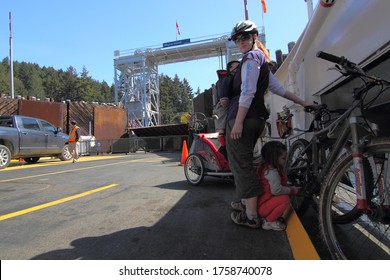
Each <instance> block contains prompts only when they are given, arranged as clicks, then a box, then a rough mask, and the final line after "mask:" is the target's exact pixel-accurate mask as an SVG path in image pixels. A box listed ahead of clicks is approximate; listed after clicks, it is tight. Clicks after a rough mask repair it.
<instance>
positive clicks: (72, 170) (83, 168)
mask: <svg viewBox="0 0 390 280" xmlns="http://www.w3.org/2000/svg"><path fill="white" fill-rule="evenodd" d="M160 160H161V159H160ZM129 162H155V161H154V160H149V161H148V159H133V160H127V161H122V162H114V163H107V164H103V165H98V166H89V167H81V168H77V169H71V170H63V171H57V172H51V173H43V174H37V175H31V176H25V177H17V178H11V179H5V180H0V183H6V182H12V181H19V180H24V179H31V178H37V177H44V176H50V175H57V174H63V173H70V172H77V171H80V170H88V169H95V168H102V167H106V166H110V165H118V164H125V163H129ZM70 164H73V163H70ZM76 164H77V163H76ZM41 166H42V165H41Z"/></svg>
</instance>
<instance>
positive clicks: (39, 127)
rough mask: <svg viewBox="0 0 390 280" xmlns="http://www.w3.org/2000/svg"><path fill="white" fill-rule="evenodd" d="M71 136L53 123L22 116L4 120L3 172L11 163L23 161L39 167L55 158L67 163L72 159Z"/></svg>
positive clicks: (0, 124)
mask: <svg viewBox="0 0 390 280" xmlns="http://www.w3.org/2000/svg"><path fill="white" fill-rule="evenodd" d="M68 139H69V136H68V135H67V134H65V133H62V132H61V128H57V127H55V126H53V125H52V124H51V123H49V122H47V121H45V120H41V119H37V118H32V117H26V116H20V115H8V116H5V115H2V116H0V169H3V168H6V167H7V166H8V165H9V164H10V162H11V159H16V158H23V159H24V161H25V162H27V163H35V162H37V161H38V160H39V159H40V157H43V156H44V157H47V156H54V157H58V158H59V159H61V160H63V161H65V160H70V159H71V158H72V156H71V155H70V154H69V151H68Z"/></svg>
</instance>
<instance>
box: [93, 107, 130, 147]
mask: <svg viewBox="0 0 390 280" xmlns="http://www.w3.org/2000/svg"><path fill="white" fill-rule="evenodd" d="M94 120H95V121H94V136H95V138H96V141H101V143H102V151H108V150H109V147H108V146H107V145H108V143H109V141H110V140H112V139H120V138H123V137H125V136H127V131H126V127H127V112H126V111H125V110H123V109H117V108H110V107H95V108H94Z"/></svg>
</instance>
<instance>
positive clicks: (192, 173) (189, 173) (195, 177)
mask: <svg viewBox="0 0 390 280" xmlns="http://www.w3.org/2000/svg"><path fill="white" fill-rule="evenodd" d="M184 175H185V176H186V179H187V181H188V182H189V183H190V184H191V185H194V186H198V185H200V184H201V183H202V182H203V179H204V176H205V167H204V162H203V158H202V157H201V156H200V155H198V154H195V153H192V154H190V155H188V157H187V159H186V161H185V163H184Z"/></svg>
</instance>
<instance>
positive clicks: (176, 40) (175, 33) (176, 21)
mask: <svg viewBox="0 0 390 280" xmlns="http://www.w3.org/2000/svg"><path fill="white" fill-rule="evenodd" d="M175 35H176V41H177V19H176V30H175Z"/></svg>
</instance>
